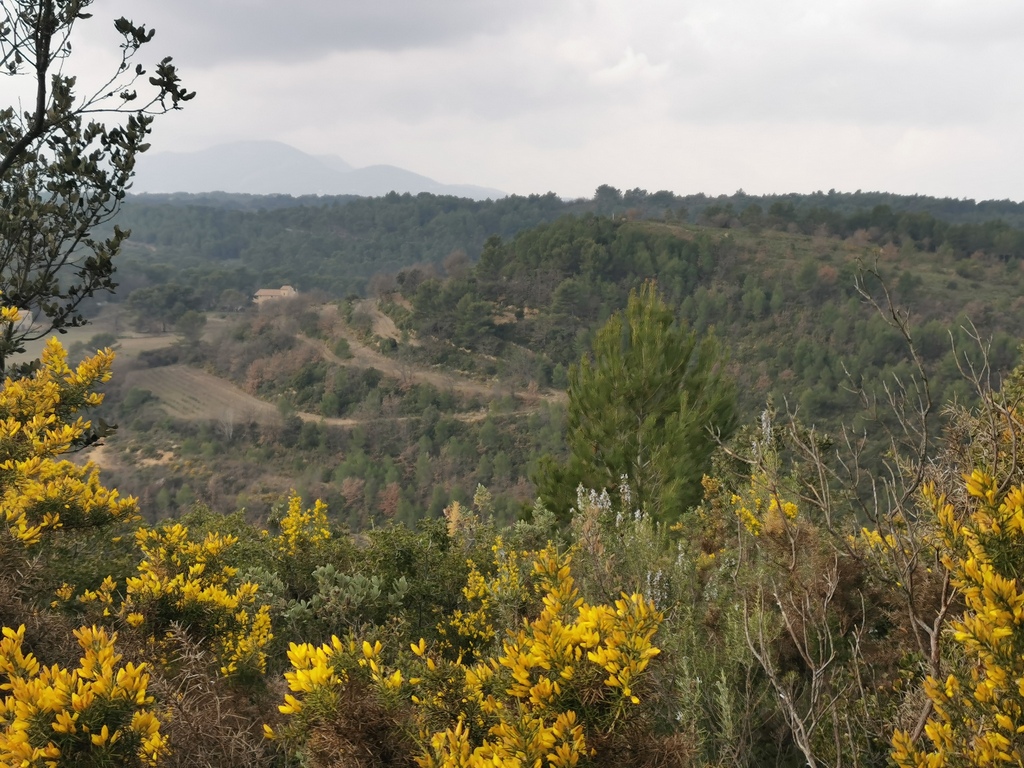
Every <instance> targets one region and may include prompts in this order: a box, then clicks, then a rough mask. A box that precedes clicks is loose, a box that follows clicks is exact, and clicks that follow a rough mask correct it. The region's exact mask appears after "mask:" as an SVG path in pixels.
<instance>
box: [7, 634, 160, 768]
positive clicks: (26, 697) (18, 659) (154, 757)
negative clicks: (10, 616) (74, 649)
mask: <svg viewBox="0 0 1024 768" xmlns="http://www.w3.org/2000/svg"><path fill="white" fill-rule="evenodd" d="M75 637H76V638H77V640H78V643H79V645H80V646H81V648H82V651H83V654H84V655H83V656H82V658H81V660H80V661H79V665H78V667H77V668H75V669H63V668H61V667H60V666H57V665H54V666H52V667H45V666H42V665H41V664H40V663H39V661H38V660H37V659H36V658H35V657H34V656H33V655H32V654H31V653H25V652H24V650H23V647H22V646H23V643H24V639H25V627H24V626H21V627H20V628H19V629H18V630H13V629H10V628H9V627H4V628H3V638H2V640H0V765H4V766H11V767H12V768H13V767H14V766H21V767H22V768H37V767H38V768H42V767H43V766H46V767H47V768H63V767H64V766H96V767H97V768H98V767H99V766H126V767H127V766H141V765H157V763H158V761H159V759H160V757H161V756H162V755H164V754H165V753H166V752H167V745H166V742H165V740H164V738H163V736H161V734H160V722H159V720H158V719H157V718H156V716H155V715H154V714H153V712H152V711H151V710H150V709H148V707H149V705H150V704H152V702H153V698H152V697H151V696H150V695H149V694H148V693H147V690H146V689H147V686H148V684H149V674H148V673H147V672H146V669H145V665H144V664H139V665H135V664H132V663H130V662H129V663H127V664H124V665H122V664H121V663H120V662H121V655H120V654H119V653H117V652H116V651H115V650H114V643H115V641H116V640H117V633H114V634H110V635H108V634H107V631H106V630H104V629H97V628H96V627H82V628H81V629H79V630H76V631H75Z"/></svg>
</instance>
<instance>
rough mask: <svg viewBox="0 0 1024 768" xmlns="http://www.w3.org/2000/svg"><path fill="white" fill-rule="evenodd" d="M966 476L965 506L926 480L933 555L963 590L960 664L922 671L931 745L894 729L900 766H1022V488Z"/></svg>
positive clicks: (957, 629) (957, 628)
mask: <svg viewBox="0 0 1024 768" xmlns="http://www.w3.org/2000/svg"><path fill="white" fill-rule="evenodd" d="M965 480H966V488H967V492H968V495H969V497H970V498H971V499H972V501H973V506H972V508H971V509H969V510H961V509H956V508H955V507H954V506H953V504H951V503H950V502H949V501H948V500H947V498H946V497H945V496H940V495H937V494H936V492H935V490H934V488H933V487H930V486H929V487H926V488H925V490H924V497H925V501H926V503H927V504H928V505H929V506H930V507H931V508H932V509H933V510H934V512H935V515H936V518H937V520H938V525H939V534H938V536H939V539H938V545H939V550H940V552H941V556H942V562H943V564H944V565H945V566H946V567H947V568H948V569H949V570H950V572H951V574H952V578H953V583H954V585H955V586H956V587H957V589H958V590H960V593H961V594H962V596H963V600H964V604H965V610H964V614H963V617H962V618H961V619H959V620H958V621H954V622H953V623H952V635H953V640H954V641H955V642H956V643H957V644H958V645H959V646H960V647H961V649H962V651H963V653H964V656H965V659H966V661H967V663H966V664H965V665H963V667H962V668H958V669H955V670H953V672H952V673H951V674H949V675H948V676H947V678H946V679H945V680H939V679H936V678H935V677H929V678H927V679H926V681H925V685H924V687H925V692H926V694H927V695H928V697H929V699H930V700H931V702H932V715H931V717H930V718H929V720H928V721H927V724H926V725H925V729H924V732H925V734H926V736H927V737H928V740H929V741H930V742H931V745H930V747H924V746H919V745H915V744H914V743H913V742H912V740H911V737H910V735H909V734H907V733H906V732H904V731H897V732H896V733H895V735H894V736H893V740H892V743H893V759H894V760H895V762H896V764H897V765H899V766H901V768H911V767H914V768H960V767H963V768H967V766H988V765H1022V764H1024V584H1022V583H1021V580H1020V575H1021V567H1022V565H1024V486H1019V485H1018V486H1015V487H1012V488H1009V489H1001V488H1000V487H999V485H998V484H997V482H996V481H995V480H994V479H993V478H992V477H991V476H990V475H988V474H986V473H984V472H981V471H978V470H976V471H974V472H973V473H972V474H971V475H969V476H967V477H966V478H965Z"/></svg>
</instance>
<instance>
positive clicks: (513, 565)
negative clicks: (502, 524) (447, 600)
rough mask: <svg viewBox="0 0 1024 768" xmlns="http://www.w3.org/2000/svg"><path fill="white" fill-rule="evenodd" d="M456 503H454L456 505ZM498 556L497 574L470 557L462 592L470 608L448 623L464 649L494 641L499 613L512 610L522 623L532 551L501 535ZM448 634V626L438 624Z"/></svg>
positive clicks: (476, 648) (494, 547)
mask: <svg viewBox="0 0 1024 768" xmlns="http://www.w3.org/2000/svg"><path fill="white" fill-rule="evenodd" d="M453 506H454V505H453ZM491 551H492V553H493V556H494V575H493V576H490V577H486V576H484V575H483V574H482V573H481V572H480V570H479V568H477V566H476V563H474V562H473V561H472V560H470V561H469V576H468V577H467V579H466V586H465V587H463V588H462V595H463V597H465V598H466V602H467V604H468V606H469V608H468V610H465V611H463V610H456V611H454V612H453V614H452V616H451V618H450V619H449V621H448V624H449V625H450V626H451V628H452V629H454V630H455V633H456V635H457V636H458V638H459V641H460V645H459V647H460V649H461V650H463V651H464V652H467V653H469V654H475V653H477V652H478V651H480V650H481V649H483V648H485V647H486V646H487V645H488V644H490V643H491V642H492V641H493V640H494V638H495V635H496V631H495V625H496V624H500V623H501V622H500V621H499V618H508V617H499V615H498V614H499V613H503V612H504V613H508V612H512V613H514V614H515V619H516V622H515V623H518V613H519V609H520V608H521V606H522V605H523V604H525V602H526V600H527V599H528V598H529V591H528V590H527V586H526V583H525V580H524V579H523V575H522V569H523V567H524V559H525V557H526V556H527V555H528V554H529V553H526V552H519V551H517V550H516V549H515V548H512V549H507V548H506V547H505V544H504V541H503V540H502V538H501V537H500V536H499V537H497V539H496V540H495V542H494V544H493V545H492V546H491ZM438 631H439V632H440V633H441V634H442V636H445V635H447V634H448V632H447V628H446V627H444V626H441V627H438Z"/></svg>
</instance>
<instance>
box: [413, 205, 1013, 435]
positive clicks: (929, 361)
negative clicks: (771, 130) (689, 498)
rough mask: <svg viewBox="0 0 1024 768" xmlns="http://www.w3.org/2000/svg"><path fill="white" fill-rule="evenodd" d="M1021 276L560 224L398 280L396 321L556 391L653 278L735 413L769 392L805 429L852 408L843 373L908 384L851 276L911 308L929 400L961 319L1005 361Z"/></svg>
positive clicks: (770, 238) (834, 245)
mask: <svg viewBox="0 0 1024 768" xmlns="http://www.w3.org/2000/svg"><path fill="white" fill-rule="evenodd" d="M883 239H884V238H883ZM1021 267H1022V261H1021V260H1020V259H1016V258H1000V257H998V256H990V255H988V254H986V253H984V252H980V251H976V252H974V253H973V255H972V256H971V257H967V258H958V257H957V255H956V254H955V253H949V252H945V251H942V249H940V250H939V251H928V250H922V249H920V248H919V247H918V244H915V243H914V241H912V240H910V239H905V240H904V241H903V242H902V243H901V244H900V245H899V246H897V244H896V243H895V242H891V241H890V242H885V243H884V244H881V243H880V242H878V241H877V240H876V241H874V242H872V241H871V239H870V238H869V237H867V236H861V237H851V238H847V239H840V238H837V237H825V236H808V235H803V234H794V233H791V232H779V231H773V230H756V231H755V230H751V229H738V230H732V229H729V230H726V229H716V228H709V227H701V226H697V225H690V224H679V223H665V222H628V221H623V220H617V221H613V220H611V219H609V218H604V217H594V216H585V217H567V218H564V219H561V220H559V221H558V222H555V223H553V224H550V225H544V226H540V227H537V228H535V229H533V230H530V231H528V232H524V233H521V234H520V235H518V236H517V237H515V238H513V239H511V240H509V241H502V240H500V239H498V238H493V239H492V240H490V241H489V242H488V244H487V246H486V247H485V249H484V252H483V254H482V256H481V258H480V260H479V262H478V263H477V264H476V265H475V267H474V268H473V269H472V270H471V271H468V272H467V273H465V274H464V275H461V276H457V277H453V278H450V279H448V280H446V281H441V280H438V279H423V276H422V275H421V274H420V273H419V272H418V271H417V270H408V271H406V272H404V273H401V274H399V275H398V276H397V280H396V283H397V285H398V286H399V288H400V290H401V292H402V293H403V294H404V296H405V298H406V299H407V300H408V301H409V303H410V305H411V307H412V310H411V312H409V313H408V314H405V313H404V311H403V310H402V309H401V308H400V307H395V308H394V310H393V311H394V312H395V314H396V316H397V317H398V320H399V322H400V323H404V324H405V325H406V327H408V328H410V329H411V330H412V331H414V332H416V333H417V334H418V335H419V337H420V338H421V340H423V339H426V338H433V339H435V340H436V343H437V347H436V354H437V355H438V358H437V359H438V361H439V362H446V363H450V362H451V361H452V360H453V359H458V360H461V361H463V363H464V364H465V361H468V360H470V359H471V358H470V356H468V355H463V356H461V357H460V353H459V351H458V350H469V351H471V352H478V353H482V354H484V355H486V356H490V357H492V358H498V359H503V360H504V359H508V358H509V357H512V358H516V357H519V356H521V355H522V354H523V352H522V350H531V353H532V354H534V355H535V356H536V357H535V358H534V361H533V365H534V369H535V370H537V371H541V372H543V371H547V372H550V377H551V380H552V382H553V383H555V384H558V383H560V382H564V372H565V369H566V368H567V367H568V366H569V365H570V364H571V363H573V362H575V361H576V360H578V359H579V358H580V356H581V355H582V354H585V353H586V352H587V350H588V348H589V340H590V338H591V335H592V333H593V330H594V329H595V328H596V327H597V326H598V325H599V324H600V323H601V322H602V321H603V320H604V319H606V318H607V316H608V315H609V314H610V313H611V312H612V311H615V310H617V309H619V308H621V307H623V306H624V305H625V302H626V298H627V296H628V293H629V291H630V290H631V289H633V288H636V287H637V286H639V285H640V284H641V283H642V282H643V281H644V280H648V279H654V280H656V281H657V284H658V286H659V289H660V290H661V292H662V293H663V294H664V295H665V297H666V298H667V300H668V301H669V303H670V304H671V305H673V306H676V307H678V308H679V314H680V316H681V319H682V320H684V321H685V322H687V323H688V324H689V325H691V326H692V327H694V328H696V329H697V330H699V331H701V332H706V331H709V330H711V329H714V330H715V332H716V333H717V335H718V336H719V337H720V338H722V340H723V341H724V342H725V345H726V347H727V349H728V350H729V353H730V356H731V360H732V362H731V368H732V372H733V374H734V376H735V378H736V379H737V380H738V382H739V384H740V387H739V389H740V392H741V393H742V394H743V401H744V402H743V404H744V405H745V406H746V408H745V410H746V415H748V416H749V415H751V411H752V410H753V409H756V408H759V407H761V406H763V403H764V402H765V399H766V398H767V397H769V396H771V397H773V398H774V399H775V402H776V403H779V404H780V405H781V404H782V403H783V402H788V403H789V404H790V405H791V406H794V407H795V406H800V407H801V410H802V412H803V413H804V414H805V416H806V417H807V418H808V419H811V420H816V419H817V420H821V419H826V420H832V419H833V418H835V417H838V416H845V415H847V414H848V413H849V409H850V408H851V407H852V405H853V403H852V401H851V398H850V396H849V394H848V393H847V392H845V390H844V387H843V385H844V383H846V381H847V378H846V372H847V371H850V372H851V373H852V375H853V377H854V382H853V383H859V382H861V381H865V382H875V383H878V382H882V381H885V380H886V379H887V377H888V375H890V374H898V375H901V376H903V377H904V379H906V377H907V375H909V374H910V369H909V363H908V362H907V359H908V353H907V349H906V346H905V344H904V341H903V339H902V338H901V336H900V334H899V332H898V331H897V330H895V329H894V328H893V327H891V326H890V325H889V324H888V323H887V322H886V320H885V319H884V318H883V317H882V316H881V315H880V314H879V313H878V312H877V311H876V310H875V309H873V308H872V307H870V306H869V305H868V304H867V303H866V302H865V300H864V297H863V296H862V295H861V294H860V293H859V292H858V290H857V287H856V284H857V281H858V279H860V280H861V281H862V283H863V285H864V287H865V288H866V289H867V290H869V291H871V292H873V293H874V294H875V295H876V296H878V297H879V298H881V296H882V293H881V284H880V283H879V281H878V278H877V277H876V276H875V275H873V274H865V271H866V270H867V271H868V272H871V271H876V272H877V276H878V277H880V278H881V279H882V281H884V284H885V285H887V286H888V288H889V291H890V293H891V296H892V297H893V299H894V300H895V301H896V302H897V303H898V304H899V306H901V307H902V308H904V309H906V310H909V312H910V313H911V318H912V320H911V322H912V325H913V331H914V334H915V336H916V341H917V343H918V348H919V351H920V353H921V355H922V356H923V359H924V360H925V363H926V365H927V367H928V368H929V371H930V373H931V375H933V376H934V377H935V381H934V385H935V387H934V393H935V395H936V396H937V398H938V400H940V401H941V400H948V399H951V398H952V397H953V396H954V395H956V394H957V392H958V390H957V388H958V387H962V386H963V385H962V377H961V376H960V375H959V373H958V372H957V364H956V357H955V355H954V353H953V351H952V344H951V337H950V332H952V341H953V342H955V343H956V344H958V345H959V346H960V348H961V350H974V349H975V346H974V345H973V344H971V343H970V342H969V339H968V337H967V331H966V330H965V327H967V326H969V324H970V323H973V324H974V325H975V327H976V329H977V331H978V332H979V333H980V334H981V335H982V336H983V337H992V339H993V343H992V348H991V360H992V363H993V364H994V366H995V368H996V369H997V370H1006V369H1008V368H1009V367H1010V366H1012V364H1013V362H1014V360H1015V356H1016V352H1015V349H1016V346H1017V344H1018V343H1019V341H1020V339H1021V338H1022V337H1024V315H1022V313H1021V311H1020V310H1021V308H1022V307H1021V305H1022V303H1024V302H1022V300H1021V299H1020V294H1021V287H1022V285H1024V282H1022V281H1024V272H1022V268H1021ZM519 365H520V366H522V365H523V363H522V362H520V363H519ZM539 377H540V378H541V379H542V380H543V378H544V376H543V373H542V374H539Z"/></svg>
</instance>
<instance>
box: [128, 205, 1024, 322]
mask: <svg viewBox="0 0 1024 768" xmlns="http://www.w3.org/2000/svg"><path fill="white" fill-rule="evenodd" d="M587 213H596V214H599V215H606V216H610V217H617V218H628V219H634V220H635V219H654V220H662V221H670V222H683V223H696V224H701V225H705V226H709V227H715V228H724V229H737V228H739V229H748V230H751V231H754V232H758V231H761V230H778V231H786V232H790V233H803V234H807V235H828V236H833V237H839V238H859V239H860V240H863V241H867V242H871V243H874V244H878V245H884V244H886V243H892V244H895V245H896V246H897V247H903V246H904V245H907V244H910V245H912V246H913V247H914V248H916V249H919V250H922V251H926V252H942V253H943V255H944V256H950V257H966V256H969V255H971V254H973V253H976V252H983V253H985V254H987V255H990V256H997V257H1000V258H1022V257H1024V233H1022V232H1021V231H1020V230H1018V229H1017V228H1016V227H1019V226H1024V206H1022V205H1021V204H1018V203H1013V202H1009V201H985V202H981V203H975V202H974V201H970V200H950V199H937V198H930V197H922V196H912V197H907V196H898V195H891V194H887V193H852V194H842V193H832V192H830V193H827V194H826V193H815V194H811V195H776V196H766V197H755V196H749V195H745V194H743V193H736V194H735V195H731V196H727V197H726V196H720V197H708V196H705V195H691V196H686V197H680V196H677V195H674V194H672V193H671V192H656V193H653V194H648V193H647V192H645V191H644V190H638V189H634V190H629V191H626V192H620V191H619V190H616V189H614V188H612V187H608V186H602V187H600V188H599V189H598V190H597V192H596V193H595V195H594V197H593V198H592V199H583V200H574V201H563V200H561V199H559V198H558V197H556V196H555V195H554V194H551V193H549V194H546V195H531V196H529V197H518V196H511V197H507V198H503V199H501V200H497V201H483V202H475V201H472V200H465V199H460V198H455V197H444V196H436V195H430V194H421V195H417V196H415V197H414V196H411V195H397V194H390V195H387V196H385V197H381V198H353V197H322V198H317V197H302V198H292V197H287V196H281V195H275V196H267V197H261V196H253V195H228V194H223V193H213V194H209V195H180V194H179V195H144V196H136V197H132V198H130V199H129V200H128V202H127V203H126V205H125V208H124V211H123V215H122V217H121V218H120V220H119V226H121V227H122V228H127V229H131V230H132V238H131V240H130V241H129V244H128V246H127V249H126V251H125V255H124V258H123V259H122V261H121V266H120V268H119V269H120V273H119V274H120V278H119V279H120V281H121V284H122V287H121V289H120V290H119V291H118V295H119V296H120V297H121V298H124V297H126V296H128V294H129V293H131V291H132V290H134V289H135V288H138V287H142V286H145V285H152V284H159V283H166V282H176V283H184V284H188V283H194V284H195V285H196V286H197V288H201V289H202V291H203V292H204V294H203V296H202V297H201V301H203V302H205V306H204V308H213V307H215V306H216V300H217V298H218V297H219V296H218V295H215V294H214V293H213V292H214V291H217V292H218V294H219V292H222V291H223V290H225V289H229V288H230V289H234V290H237V291H240V292H242V293H252V292H253V291H255V290H256V289H257V288H259V287H266V286H274V285H281V284H283V283H291V284H293V285H296V286H297V287H299V288H300V290H309V289H312V288H314V287H315V288H320V289H323V290H325V291H327V292H328V294H330V295H333V296H344V295H346V294H349V293H363V292H365V291H366V288H367V285H368V282H369V280H370V278H371V277H372V276H373V275H374V274H376V273H378V272H382V271H383V272H396V271H398V270H400V269H402V268H404V267H408V266H411V265H414V264H419V265H434V266H441V265H442V263H443V261H444V259H446V258H448V257H449V256H451V255H452V254H456V255H461V254H465V255H466V256H467V257H468V258H469V259H470V260H474V259H476V258H477V257H478V256H479V254H480V253H481V252H482V249H483V246H484V243H485V242H486V240H487V238H488V237H489V236H491V235H498V236H500V237H502V238H505V239H508V238H510V237H512V236H514V235H515V234H516V233H518V232H521V231H524V230H527V229H530V228H532V227H534V226H537V225H538V224H542V223H546V222H551V221H553V220H555V219H557V218H558V217H560V216H564V215H568V214H572V215H584V214H587Z"/></svg>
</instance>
